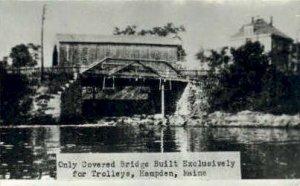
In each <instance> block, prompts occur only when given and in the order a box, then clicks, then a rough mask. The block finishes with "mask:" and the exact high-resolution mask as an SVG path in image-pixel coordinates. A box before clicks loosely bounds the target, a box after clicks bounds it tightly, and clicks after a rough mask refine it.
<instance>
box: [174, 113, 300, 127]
mask: <svg viewBox="0 0 300 186" xmlns="http://www.w3.org/2000/svg"><path fill="white" fill-rule="evenodd" d="M171 125H175V126H185V125H187V126H203V127H257V128H264V127H268V128H300V114H296V115H287V114H282V115H273V114H268V113H261V112H253V111H248V110H247V111H241V112H238V113H224V112H220V111H217V112H213V113H211V114H203V115H202V116H200V117H194V118H191V117H188V116H174V117H173V118H171Z"/></svg>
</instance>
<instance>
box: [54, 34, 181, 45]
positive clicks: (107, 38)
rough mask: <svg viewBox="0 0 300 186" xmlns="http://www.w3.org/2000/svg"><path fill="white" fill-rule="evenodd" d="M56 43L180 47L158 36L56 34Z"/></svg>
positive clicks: (177, 40)
mask: <svg viewBox="0 0 300 186" xmlns="http://www.w3.org/2000/svg"><path fill="white" fill-rule="evenodd" d="M56 38H57V40H58V42H66V43H115V44H120V43H123V44H141V45H142V44H146V45H147V44H150V45H174V46H179V45H182V43H181V41H180V40H179V39H177V38H167V37H158V36H132V35H129V36H128V35H126V36H124V35H86V34H56Z"/></svg>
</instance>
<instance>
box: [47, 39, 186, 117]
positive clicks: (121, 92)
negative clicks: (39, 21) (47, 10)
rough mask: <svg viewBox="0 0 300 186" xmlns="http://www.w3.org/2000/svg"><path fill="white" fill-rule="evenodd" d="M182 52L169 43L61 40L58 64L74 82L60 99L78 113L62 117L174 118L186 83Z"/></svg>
mask: <svg viewBox="0 0 300 186" xmlns="http://www.w3.org/2000/svg"><path fill="white" fill-rule="evenodd" d="M180 49H181V42H180V40H178V39H170V38H165V37H154V36H99V35H71V34H58V35H57V45H56V47H55V50H54V55H53V56H54V59H53V60H54V64H55V66H57V67H62V69H63V70H64V72H65V73H72V74H75V79H76V80H75V82H74V83H73V84H74V85H73V86H70V87H69V89H68V90H66V93H65V96H64V99H62V100H63V102H62V107H64V106H63V104H72V103H73V104H74V109H66V110H68V111H67V112H63V113H64V114H83V115H85V116H89V117H97V116H111V115H132V114H156V113H162V114H163V115H164V114H165V113H166V114H169V113H172V112H174V111H175V109H176V101H177V100H178V99H179V98H180V96H181V94H182V92H183V90H184V87H185V86H186V83H187V81H186V79H185V78H184V77H183V76H182V74H181V73H180V71H179V70H178V68H177V66H178V63H179V62H180V58H181V55H180V54H181V52H180ZM67 107H70V105H68V106H67ZM70 108H72V107H70Z"/></svg>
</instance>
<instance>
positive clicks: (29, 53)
mask: <svg viewBox="0 0 300 186" xmlns="http://www.w3.org/2000/svg"><path fill="white" fill-rule="evenodd" d="M38 50H39V46H37V45H34V44H32V43H30V44H28V45H25V44H19V45H16V46H14V47H13V48H12V49H11V52H10V55H9V56H10V57H11V58H12V66H14V67H18V68H19V67H25V66H29V67H33V66H35V65H37V60H38Z"/></svg>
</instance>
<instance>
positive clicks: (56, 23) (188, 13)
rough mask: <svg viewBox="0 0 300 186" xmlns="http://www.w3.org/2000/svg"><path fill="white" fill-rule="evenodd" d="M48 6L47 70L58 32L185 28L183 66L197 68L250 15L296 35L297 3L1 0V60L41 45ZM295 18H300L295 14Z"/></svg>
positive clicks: (298, 32)
mask: <svg viewBox="0 0 300 186" xmlns="http://www.w3.org/2000/svg"><path fill="white" fill-rule="evenodd" d="M44 4H46V6H47V10H46V20H45V36H44V38H45V39H44V53H45V66H50V65H51V63H52V50H53V46H54V44H55V34H56V33H72V34H76V33H78V34H101V35H111V34H112V33H113V29H114V27H116V26H117V27H121V28H124V27H125V26H127V25H137V26H138V28H152V27H154V26H163V25H164V24H166V23H167V22H172V23H174V24H175V25H184V26H185V28H186V32H184V33H182V34H181V37H182V40H183V47H184V48H185V49H186V52H187V65H188V66H189V67H190V68H197V67H199V62H197V60H196V59H195V54H196V52H197V51H199V49H200V48H203V49H218V48H220V47H222V46H226V45H228V42H229V39H230V36H231V35H233V34H235V33H236V32H237V31H238V29H239V28H240V27H241V26H242V25H243V24H247V23H249V22H250V20H251V17H253V16H260V17H261V18H264V19H266V21H269V17H270V16H273V25H274V26H275V27H277V28H278V29H279V30H281V31H282V32H284V33H285V34H287V35H288V36H290V37H291V38H293V39H296V38H297V37H300V0H297V1H295V0H290V1H289V0H273V1H272V0H198V1H196V0H194V1H189V0H173V1H172V0H156V1H153V0H139V1H138V0H137V1H124V0H123V1H121V0H114V1H108V0H102V1H100V0H99V1H89V2H83V1H53V0H52V1H5V0H0V59H1V58H2V57H3V56H8V55H9V53H10V50H11V48H12V47H13V46H15V45H17V44H20V43H25V44H27V43H35V44H40V40H41V15H42V7H43V5H44ZM297 15H299V16H297Z"/></svg>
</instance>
